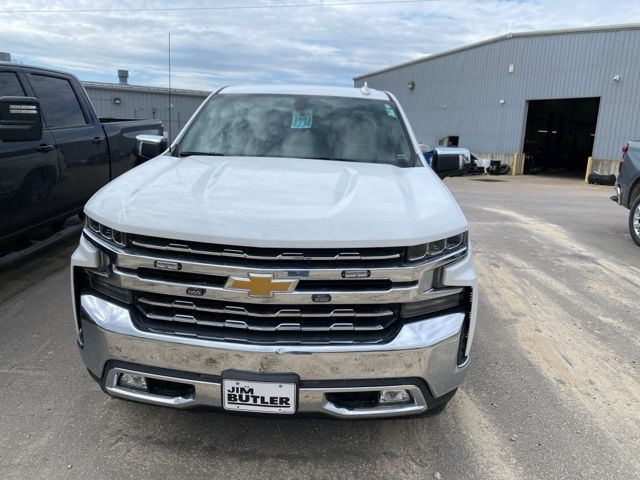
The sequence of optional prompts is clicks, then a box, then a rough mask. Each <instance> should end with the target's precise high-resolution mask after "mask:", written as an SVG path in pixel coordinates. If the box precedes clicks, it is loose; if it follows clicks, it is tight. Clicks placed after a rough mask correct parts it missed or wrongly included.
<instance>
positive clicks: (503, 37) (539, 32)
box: [353, 23, 640, 80]
mask: <svg viewBox="0 0 640 480" xmlns="http://www.w3.org/2000/svg"><path fill="white" fill-rule="evenodd" d="M637 29H640V23H629V24H623V25H603V26H598V27H579V28H563V29H557V30H537V31H532V32H518V33H507V34H505V35H500V36H498V37H493V38H489V39H487V40H482V41H481V42H476V43H471V44H469V45H465V46H463V47H458V48H454V49H451V50H446V51H444V52H440V53H434V54H433V55H428V56H426V57H421V58H417V59H415V60H409V61H408V62H403V63H399V64H397V65H392V66H390V67H386V68H382V69H380V70H375V71H373V72H369V73H364V74H362V75H358V76H356V77H353V79H354V80H360V79H363V78H367V77H370V76H372V75H377V74H379V73H384V72H389V71H392V70H397V69H399V68H403V67H406V66H409V65H414V64H416V63H421V62H427V61H429V60H434V59H436V58H440V57H444V56H446V55H452V54H454V53H458V52H462V51H464V50H471V49H472V48H477V47H481V46H483V45H488V44H491V43H496V42H501V41H503V40H510V39H512V38H526V37H541V36H548V35H566V34H571V33H591V32H609V31H619V30H637Z"/></svg>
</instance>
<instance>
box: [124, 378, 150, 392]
mask: <svg viewBox="0 0 640 480" xmlns="http://www.w3.org/2000/svg"><path fill="white" fill-rule="evenodd" d="M118 385H120V386H121V387H126V388H131V389H133V390H142V391H144V392H147V391H149V389H148V388H147V381H146V380H145V378H144V377H143V376H142V375H137V374H135V373H121V374H120V377H119V378H118Z"/></svg>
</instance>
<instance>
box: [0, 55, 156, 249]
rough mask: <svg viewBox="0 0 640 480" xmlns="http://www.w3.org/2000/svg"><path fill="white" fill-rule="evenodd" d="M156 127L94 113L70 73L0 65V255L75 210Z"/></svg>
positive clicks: (130, 161)
mask: <svg viewBox="0 0 640 480" xmlns="http://www.w3.org/2000/svg"><path fill="white" fill-rule="evenodd" d="M160 132H161V124H160V120H115V119H100V118H98V116H97V115H96V113H95V110H94V109H93V106H92V105H91V102H90V101H89V97H88V96H87V94H86V92H85V90H84V88H83V87H82V84H81V83H80V82H79V81H78V79H77V78H76V77H75V76H73V75H71V74H68V73H64V72H58V71H54V70H48V69H42V68H36V67H27V66H25V65H22V64H16V63H9V62H0V256H2V254H3V252H5V253H6V251H9V250H10V249H12V248H13V246H14V245H15V243H16V240H21V239H23V238H26V237H28V235H29V233H30V232H32V231H33V230H35V229H37V228H40V227H43V226H48V225H53V226H54V227H56V226H60V227H61V226H62V224H63V223H64V221H65V219H66V218H68V217H70V216H72V215H75V214H76V213H81V212H82V209H83V207H84V204H85V203H86V202H87V200H89V198H90V197H91V196H92V195H93V194H94V193H96V192H97V191H98V190H99V189H100V188H101V187H102V186H104V185H105V184H107V183H108V182H109V181H110V180H112V179H114V178H116V177H117V176H118V175H120V174H122V173H124V172H125V171H127V170H129V169H131V168H132V167H134V166H135V165H136V164H138V163H140V162H141V161H142V160H144V159H143V158H142V157H141V155H140V152H139V151H138V150H137V148H138V140H137V138H136V137H137V136H138V135H145V134H147V135H156V136H157V135H159V134H160ZM18 244H19V243H18ZM8 249H9V250H8Z"/></svg>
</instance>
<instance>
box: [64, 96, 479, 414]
mask: <svg viewBox="0 0 640 480" xmlns="http://www.w3.org/2000/svg"><path fill="white" fill-rule="evenodd" d="M140 141H141V142H142V143H143V145H140V146H141V147H143V148H141V151H142V150H144V151H147V152H150V151H153V149H154V148H159V147H157V146H158V145H160V142H159V141H158V142H154V141H153V138H147V137H145V138H142V139H141V140H140ZM156 154H157V155H158V156H157V157H156V158H154V159H152V160H149V161H148V162H146V163H144V164H143V165H141V166H140V167H138V168H136V169H134V170H133V171H131V172H128V173H126V174H124V175H122V176H121V177H119V178H117V179H116V180H115V181H113V182H111V183H110V184H108V185H107V186H106V187H104V188H103V189H102V190H100V191H99V192H98V193H97V194H96V195H94V197H93V198H92V199H91V200H90V201H89V203H87V205H86V208H85V213H86V216H87V222H86V227H85V229H84V231H83V234H82V237H81V239H80V245H79V247H78V249H77V250H76V251H75V253H74V254H73V258H72V262H71V264H72V268H71V272H72V273H71V276H72V284H73V288H72V290H73V306H74V313H75V326H76V330H77V341H78V345H79V347H80V352H81V355H82V358H83V360H84V362H85V364H86V366H87V367H88V370H89V372H90V373H91V375H92V376H93V377H94V378H95V379H96V380H97V381H98V382H99V383H100V385H101V387H102V388H103V389H104V391H105V392H106V393H108V394H110V395H113V396H115V397H120V398H124V399H129V400H135V401H139V402H145V403H150V404H155V405H165V406H169V407H176V408H190V407H196V406H210V407H217V408H222V409H224V410H228V411H234V412H261V413H266V414H293V413H298V412H300V413H319V414H326V415H330V416H334V417H339V418H362V417H367V418H372V417H389V416H406V415H416V414H422V413H425V414H433V413H437V412H439V411H441V410H442V409H443V408H444V406H445V405H446V403H447V402H448V401H449V400H450V399H451V397H452V396H453V395H454V393H455V391H456V389H457V387H458V386H459V385H460V383H461V382H462V380H463V377H464V375H465V371H466V368H467V366H468V364H469V355H470V349H471V343H472V339H473V332H474V328H475V322H476V309H477V301H478V295H477V285H476V271H475V269H474V266H473V259H472V254H471V246H470V243H469V234H468V224H467V221H466V220H465V218H464V216H463V214H462V212H461V211H460V208H459V207H458V205H457V204H456V202H455V200H454V199H453V197H452V196H451V194H450V193H449V191H448V190H447V188H446V187H445V186H444V184H443V183H442V182H441V181H440V179H439V178H438V175H440V176H446V175H449V174H455V173H458V172H459V171H460V170H461V169H462V168H463V162H462V161H460V157H459V156H451V155H444V154H443V155H439V153H438V152H437V151H436V153H435V154H434V157H433V159H432V162H431V166H432V168H427V166H426V163H425V162H424V160H423V157H422V155H420V153H419V149H418V144H417V142H416V140H415V137H414V134H413V132H412V130H411V127H410V126H409V124H408V122H407V120H406V117H405V114H404V112H403V111H402V108H401V107H400V106H399V105H398V103H397V102H396V100H395V98H394V97H393V96H392V95H391V94H389V93H385V92H380V91H375V90H371V89H368V88H367V87H364V88H363V89H348V88H329V87H327V88H319V87H315V88H312V87H301V86H291V87H287V86H266V87H228V88H223V89H220V90H218V91H217V92H215V93H214V94H212V95H211V96H210V97H209V98H208V100H207V101H206V102H205V103H204V104H203V106H202V107H201V108H200V109H199V111H198V112H196V114H195V115H194V117H193V118H192V119H191V120H190V122H189V123H188V124H187V126H186V127H185V128H184V130H183V131H182V132H181V134H180V135H179V136H178V138H177V139H176V140H175V142H174V144H173V145H172V147H171V148H170V149H169V150H168V151H165V152H161V151H156ZM436 173H437V174H438V175H436Z"/></svg>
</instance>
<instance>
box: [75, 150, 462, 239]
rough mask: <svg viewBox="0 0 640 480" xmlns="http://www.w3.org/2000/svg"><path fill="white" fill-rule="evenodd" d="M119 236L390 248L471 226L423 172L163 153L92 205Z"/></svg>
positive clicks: (91, 214) (442, 188)
mask: <svg viewBox="0 0 640 480" xmlns="http://www.w3.org/2000/svg"><path fill="white" fill-rule="evenodd" d="M85 212H86V214H87V215H88V216H89V217H91V218H93V219H94V220H96V221H98V222H100V223H103V224H105V225H107V226H109V227H112V228H114V229H116V230H120V231H123V232H129V233H137V234H141V235H149V236H156V237H163V238H171V239H175V240H190V241H198V242H207V243H219V244H226V245H238V246H259V247H286V248H289V247H362V248H364V247H369V246H375V247H390V246H407V245H417V244H420V243H424V242H428V241H431V240H437V239H441V238H445V237H448V236H451V235H455V234H458V233H461V232H463V231H465V230H466V229H467V223H466V220H465V219H464V216H463V215H462V212H461V211H460V209H459V208H458V206H457V204H456V202H455V201H454V199H453V197H452V196H451V194H450V193H449V191H448V190H447V189H446V187H445V186H444V184H443V183H442V182H441V181H440V179H438V177H437V176H436V175H435V174H434V173H433V172H432V171H431V170H430V169H429V168H426V167H416V168H398V167H394V166H391V165H386V164H373V163H356V162H353V163H351V162H337V161H325V160H305V159H291V158H253V157H206V156H191V157H185V158H175V157H170V156H161V157H157V158H155V159H153V160H151V161H149V162H146V163H145V164H143V165H141V166H140V167H137V168H135V169H133V170H131V171H129V172H127V173H126V174H124V175H122V176H120V177H118V178H117V179H115V180H114V181H112V182H111V183H109V184H108V185H106V186H105V187H103V188H102V189H101V190H100V191H99V192H98V193H96V194H95V195H94V196H93V197H92V198H91V200H90V201H89V202H88V203H87V205H86V207H85Z"/></svg>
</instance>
